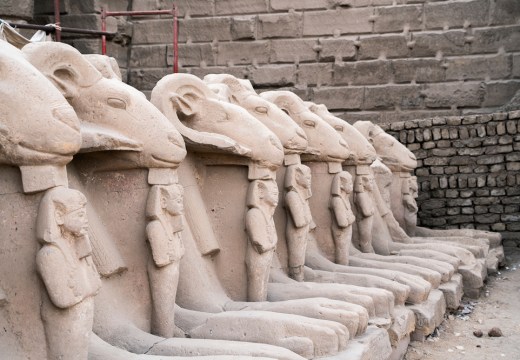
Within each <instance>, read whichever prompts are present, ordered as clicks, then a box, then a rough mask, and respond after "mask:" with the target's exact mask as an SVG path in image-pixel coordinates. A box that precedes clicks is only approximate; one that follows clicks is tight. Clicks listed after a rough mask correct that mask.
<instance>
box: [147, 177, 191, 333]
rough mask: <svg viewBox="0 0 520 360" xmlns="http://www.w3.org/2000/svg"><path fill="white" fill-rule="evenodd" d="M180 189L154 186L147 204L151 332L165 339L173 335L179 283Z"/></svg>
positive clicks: (177, 187)
mask: <svg viewBox="0 0 520 360" xmlns="http://www.w3.org/2000/svg"><path fill="white" fill-rule="evenodd" d="M183 213H184V205H183V187H182V186H181V185H178V184H173V185H154V186H152V188H151V189H150V193H149V194H148V200H147V203H146V218H147V220H148V224H147V225H146V237H147V240H148V243H149V244H150V249H151V256H150V257H149V260H148V279H149V284H150V293H151V295H152V319H151V332H152V333H153V334H155V335H159V336H162V337H165V338H170V337H173V335H174V329H175V325H174V306H175V297H176V294H177V284H178V282H179V263H180V260H181V258H182V256H183V255H184V246H183V244H182V237H181V234H182V230H183V227H184V226H183V223H182V215H183Z"/></svg>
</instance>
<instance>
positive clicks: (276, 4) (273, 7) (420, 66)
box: [128, 0, 520, 123]
mask: <svg viewBox="0 0 520 360" xmlns="http://www.w3.org/2000/svg"><path fill="white" fill-rule="evenodd" d="M160 3H161V4H162V6H163V7H167V6H168V5H169V4H170V3H171V2H170V1H166V0H164V1H161V2H160ZM154 4H155V1H150V0H134V1H133V2H132V8H133V9H145V8H150V7H153V6H154ZM176 4H177V5H178V6H179V9H180V10H181V15H182V18H181V20H180V40H181V42H182V45H181V47H180V54H179V55H180V62H181V67H182V70H181V71H184V72H190V73H193V74H195V75H198V76H201V77H202V76H204V75H206V74H208V73H222V72H227V73H231V74H233V75H235V76H238V77H242V78H249V79H250V80H251V81H252V82H253V84H254V86H255V87H256V88H258V89H259V90H263V89H271V88H280V87H284V88H288V89H290V90H293V91H295V92H296V93H297V94H298V95H300V96H302V97H303V98H304V99H306V100H311V101H315V102H319V103H324V104H326V105H327V106H328V107H329V109H331V110H332V111H334V112H335V113H336V114H338V115H339V116H340V117H342V118H344V119H346V120H348V121H355V120H359V119H363V120H371V121H374V122H380V123H390V122H394V121H402V120H409V119H417V118H424V117H431V116H435V115H438V116H447V115H462V114H464V113H467V112H468V111H475V110H476V109H479V108H495V107H498V106H500V105H503V104H504V103H505V102H507V101H508V100H509V99H510V98H511V97H512V95H513V94H514V93H515V92H516V91H517V90H518V89H519V88H520V72H519V71H518V69H519V68H520V25H519V20H520V2H518V1H517V0H469V1H468V0H449V1H442V0H441V1H439V0H435V1H433V0H432V1H430V0H411V1H401V0H397V1H396V0H312V1H311V0H305V1H301V0H233V1H232V0H210V1H208V0H204V1H202V0H191V1H188V0H182V1H176ZM170 43H171V23H170V22H169V20H168V19H159V18H158V19H141V20H138V21H135V22H134V25H133V38H132V49H131V53H132V59H134V60H133V62H132V63H131V64H130V72H129V78H128V80H129V82H130V83H131V84H133V85H134V86H137V87H139V88H140V89H142V90H145V91H146V90H150V89H151V88H152V87H153V86H154V84H155V81H156V80H157V79H158V78H159V77H160V76H162V75H164V74H166V73H168V70H167V69H166V67H167V66H171V64H172V62H171V60H172V49H171V44H170ZM143 53H153V55H152V56H149V57H146V60H144V59H143V55H142V54H143Z"/></svg>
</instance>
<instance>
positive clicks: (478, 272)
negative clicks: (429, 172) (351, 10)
mask: <svg viewBox="0 0 520 360" xmlns="http://www.w3.org/2000/svg"><path fill="white" fill-rule="evenodd" d="M354 126H355V127H356V128H357V129H358V130H360V132H361V133H362V134H363V135H364V136H365V137H366V138H367V139H368V140H369V141H371V143H373V144H374V145H375V147H376V148H377V149H379V151H378V150H377V149H376V151H378V153H383V152H384V156H383V158H382V159H383V162H386V163H387V164H389V166H391V167H393V168H394V169H396V170H400V171H410V170H411V169H413V168H414V167H416V166H417V161H416V160H415V157H414V156H413V154H412V153H411V152H410V151H409V150H408V149H406V147H404V146H403V145H401V144H400V143H399V142H397V140H395V139H394V138H393V137H392V136H390V135H388V134H386V133H384V131H383V130H382V129H381V128H379V127H378V126H376V125H373V124H371V123H369V122H357V123H356V124H354ZM383 149H385V150H383ZM389 171H390V170H388V172H389ZM395 183H398V185H397V187H398V188H399V189H401V187H402V185H401V182H400V181H397V179H396V178H395V177H394V178H393V181H392V182H391V184H388V186H391V187H393V186H396V185H395ZM382 191H383V190H381V192H382ZM379 195H381V194H380V193H379ZM389 196H390V197H391V198H392V201H391V203H390V204H384V200H383V199H382V198H379V199H376V200H377V201H378V203H379V204H380V205H379V206H381V207H382V208H386V210H384V211H382V212H384V213H385V216H384V219H385V222H386V224H387V226H388V229H389V231H390V233H391V237H392V239H393V240H392V241H391V242H386V243H385V242H383V243H381V242H380V243H378V244H377V246H379V252H383V253H384V252H386V251H387V250H389V251H397V252H399V253H401V254H402V255H406V254H408V255H413V256H418V257H426V258H433V259H438V260H445V261H450V260H449V258H448V257H446V256H445V255H448V256H450V257H451V258H455V259H458V261H459V262H460V263H461V266H460V267H459V272H460V273H461V274H462V275H463V278H464V279H465V291H466V292H467V294H468V295H469V294H470V293H475V292H478V289H479V288H480V287H481V286H482V285H483V279H484V278H485V276H486V269H485V267H484V266H482V261H477V259H475V256H477V257H481V256H483V255H484V252H485V250H486V249H485V248H480V249H479V248H478V247H477V246H475V247H472V246H468V245H465V244H460V243H457V242H452V243H450V244H449V245H448V244H446V242H445V243H444V245H443V246H442V247H439V246H438V245H437V242H438V240H440V239H436V238H431V239H428V238H423V239H417V238H411V237H409V236H408V235H407V234H406V233H405V231H404V230H403V229H402V228H401V227H400V226H399V223H398V222H397V220H396V219H395V218H394V216H393V214H392V211H391V210H390V207H391V204H393V203H394V202H396V200H395V197H399V198H400V197H401V192H400V191H399V194H398V195H395V194H394V193H392V194H391V195H389ZM398 202H400V201H398ZM374 246H375V245H374ZM432 251H435V252H432ZM439 253H441V254H443V255H442V256H439ZM474 255H475V256H474ZM452 264H453V265H455V266H457V263H454V262H453V261H452ZM473 296H474V294H473Z"/></svg>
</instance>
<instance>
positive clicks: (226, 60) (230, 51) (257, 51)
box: [217, 41, 269, 65]
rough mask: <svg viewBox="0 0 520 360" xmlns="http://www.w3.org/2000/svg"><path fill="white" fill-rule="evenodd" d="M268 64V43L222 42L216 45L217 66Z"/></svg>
mask: <svg viewBox="0 0 520 360" xmlns="http://www.w3.org/2000/svg"><path fill="white" fill-rule="evenodd" d="M267 62H269V41H255V42H222V43H219V45H218V55H217V64H218V65H229V64H233V65H244V64H253V63H257V64H265V63H267Z"/></svg>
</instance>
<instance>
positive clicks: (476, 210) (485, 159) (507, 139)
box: [382, 110, 520, 246]
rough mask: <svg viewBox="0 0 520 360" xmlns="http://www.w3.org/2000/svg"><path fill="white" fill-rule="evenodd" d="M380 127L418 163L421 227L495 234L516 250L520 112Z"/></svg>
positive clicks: (519, 202) (519, 242) (519, 226)
mask: <svg viewBox="0 0 520 360" xmlns="http://www.w3.org/2000/svg"><path fill="white" fill-rule="evenodd" d="M382 127H383V128H384V129H385V130H386V131H387V132H388V133H390V134H392V135H393V136H394V137H396V138H397V139H398V140H399V141H400V142H401V143H403V144H406V146H407V147H408V149H410V150H411V151H413V153H414V154H415V156H416V157H417V159H418V167H417V169H416V170H415V175H417V180H418V183H419V189H420V191H419V194H420V195H419V198H418V199H417V203H418V204H419V221H420V224H422V225H423V226H426V227H430V228H475V229H483V230H494V231H499V232H501V233H502V235H503V237H504V239H505V241H507V242H511V243H515V242H516V244H517V245H519V246H520V110H516V111H510V112H501V113H493V114H485V115H466V116H448V117H435V118H432V119H424V120H412V121H405V122H396V123H393V124H391V125H383V126H382Z"/></svg>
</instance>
